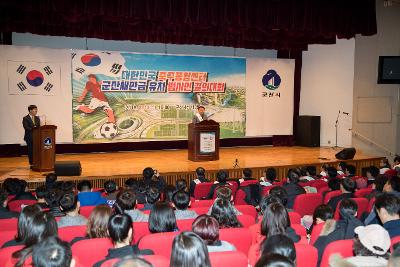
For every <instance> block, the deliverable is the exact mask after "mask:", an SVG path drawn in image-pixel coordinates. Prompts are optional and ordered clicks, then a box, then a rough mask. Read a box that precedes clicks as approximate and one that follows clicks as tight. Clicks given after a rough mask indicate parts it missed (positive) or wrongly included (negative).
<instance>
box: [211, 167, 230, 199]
mask: <svg viewBox="0 0 400 267" xmlns="http://www.w3.org/2000/svg"><path fill="white" fill-rule="evenodd" d="M228 178H229V174H228V171H226V170H220V171H219V172H218V173H217V181H216V182H215V183H214V184H213V185H212V186H211V188H210V191H209V192H208V194H207V196H206V199H212V198H213V196H214V191H215V189H217V188H218V187H220V186H228V185H230V184H229V183H228Z"/></svg>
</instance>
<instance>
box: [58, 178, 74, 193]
mask: <svg viewBox="0 0 400 267" xmlns="http://www.w3.org/2000/svg"><path fill="white" fill-rule="evenodd" d="M61 191H63V192H65V193H71V192H74V191H75V184H74V183H73V182H72V181H65V182H63V183H62V184H61Z"/></svg>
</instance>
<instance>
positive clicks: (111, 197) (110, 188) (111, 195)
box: [104, 180, 118, 207]
mask: <svg viewBox="0 0 400 267" xmlns="http://www.w3.org/2000/svg"><path fill="white" fill-rule="evenodd" d="M104 192H105V196H104V198H105V199H106V200H107V204H108V206H110V207H112V206H113V205H114V203H115V201H116V200H117V194H118V186H117V184H116V183H115V181H112V180H109V181H106V182H105V183H104Z"/></svg>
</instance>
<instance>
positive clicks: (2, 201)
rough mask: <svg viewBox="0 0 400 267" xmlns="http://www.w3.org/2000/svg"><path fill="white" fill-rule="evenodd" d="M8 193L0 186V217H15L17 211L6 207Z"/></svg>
mask: <svg viewBox="0 0 400 267" xmlns="http://www.w3.org/2000/svg"><path fill="white" fill-rule="evenodd" d="M7 198H8V193H7V191H6V190H4V189H3V188H0V219H9V218H17V217H18V212H14V211H10V210H8V209H7V203H8V200H7Z"/></svg>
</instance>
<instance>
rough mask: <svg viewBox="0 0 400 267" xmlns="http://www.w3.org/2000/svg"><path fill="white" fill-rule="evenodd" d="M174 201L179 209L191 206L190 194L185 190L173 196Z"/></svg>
mask: <svg viewBox="0 0 400 267" xmlns="http://www.w3.org/2000/svg"><path fill="white" fill-rule="evenodd" d="M172 202H173V203H174V206H175V208H176V209H178V210H186V209H187V208H188V207H189V203H190V196H189V194H188V193H187V192H185V191H178V192H176V193H175V194H174V195H173V197H172Z"/></svg>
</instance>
